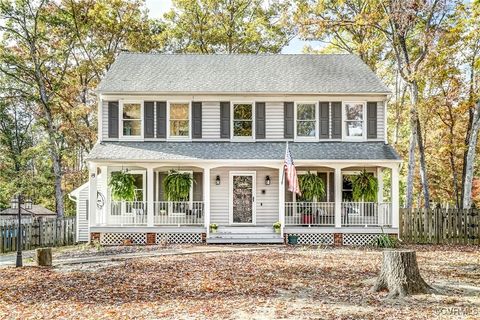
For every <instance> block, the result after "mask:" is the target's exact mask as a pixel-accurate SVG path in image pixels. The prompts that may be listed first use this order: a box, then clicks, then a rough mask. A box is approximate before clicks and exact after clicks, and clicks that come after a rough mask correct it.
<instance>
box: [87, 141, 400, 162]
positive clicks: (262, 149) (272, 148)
mask: <svg viewBox="0 0 480 320" xmlns="http://www.w3.org/2000/svg"><path fill="white" fill-rule="evenodd" d="M289 148H290V150H291V152H292V155H293V158H294V159H295V160H392V161H396V160H399V159H400V157H399V156H398V154H397V153H396V152H395V150H394V149H393V148H392V147H391V146H390V145H388V144H385V143H384V142H381V141H378V142H290V143H289ZM284 156H285V142H165V141H162V142H159V141H151V142H150V141H148V142H147V141H145V142H101V143H97V144H96V145H95V147H94V148H93V149H92V151H91V152H90V154H89V155H88V157H87V159H88V160H134V161H137V160H138V161H142V160H146V161H151V160H283V159H284Z"/></svg>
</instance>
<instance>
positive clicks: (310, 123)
mask: <svg viewBox="0 0 480 320" xmlns="http://www.w3.org/2000/svg"><path fill="white" fill-rule="evenodd" d="M315 109H316V105H315V104H314V103H299V104H297V119H296V122H297V132H296V134H297V137H315V134H316V126H317V120H316V118H315Z"/></svg>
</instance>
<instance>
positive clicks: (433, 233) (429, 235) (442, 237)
mask: <svg viewBox="0 0 480 320" xmlns="http://www.w3.org/2000/svg"><path fill="white" fill-rule="evenodd" d="M479 225H480V210H478V209H468V210H463V209H446V208H437V209H429V210H426V209H413V210H407V209H401V210H400V238H401V239H402V240H403V241H405V242H407V243H419V244H423V243H425V244H480V226H479Z"/></svg>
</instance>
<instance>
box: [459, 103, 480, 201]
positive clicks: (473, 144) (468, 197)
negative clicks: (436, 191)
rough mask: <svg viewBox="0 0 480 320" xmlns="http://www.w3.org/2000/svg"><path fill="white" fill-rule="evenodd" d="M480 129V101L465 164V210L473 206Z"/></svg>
mask: <svg viewBox="0 0 480 320" xmlns="http://www.w3.org/2000/svg"><path fill="white" fill-rule="evenodd" d="M479 129H480V101H477V106H476V107H475V111H474V113H473V121H472V128H471V131H470V135H469V140H468V145H467V148H468V149H467V155H466V157H465V163H464V176H463V180H464V183H463V192H462V195H463V201H462V205H463V208H464V209H470V207H471V205H472V181H473V169H474V168H473V167H474V164H475V155H476V150H477V140H478V131H479Z"/></svg>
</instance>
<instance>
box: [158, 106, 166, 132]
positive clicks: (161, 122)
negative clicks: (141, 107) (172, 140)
mask: <svg viewBox="0 0 480 320" xmlns="http://www.w3.org/2000/svg"><path fill="white" fill-rule="evenodd" d="M166 137H167V103H166V102H165V101H158V102H157V138H162V139H165V138H166Z"/></svg>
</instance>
